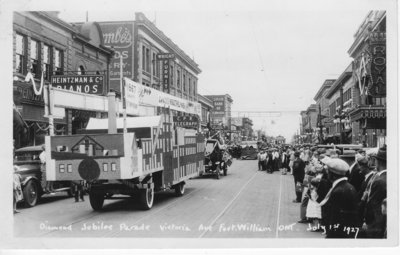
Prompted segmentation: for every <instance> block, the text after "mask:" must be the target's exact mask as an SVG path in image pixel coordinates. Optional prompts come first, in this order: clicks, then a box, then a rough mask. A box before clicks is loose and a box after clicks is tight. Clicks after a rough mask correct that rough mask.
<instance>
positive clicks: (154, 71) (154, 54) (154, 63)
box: [151, 52, 157, 76]
mask: <svg viewBox="0 0 400 255" xmlns="http://www.w3.org/2000/svg"><path fill="white" fill-rule="evenodd" d="M152 57H153V59H152V60H151V68H152V74H153V76H156V69H157V61H156V53H154V52H153V55H152Z"/></svg>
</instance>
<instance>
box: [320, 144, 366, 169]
mask: <svg viewBox="0 0 400 255" xmlns="http://www.w3.org/2000/svg"><path fill="white" fill-rule="evenodd" d="M317 148H324V149H333V150H336V152H337V154H338V155H339V158H340V159H343V160H344V161H346V163H347V164H349V165H352V164H353V163H354V162H355V154H356V152H357V151H359V150H361V149H363V150H364V149H365V148H363V146H362V145H359V144H334V145H317Z"/></svg>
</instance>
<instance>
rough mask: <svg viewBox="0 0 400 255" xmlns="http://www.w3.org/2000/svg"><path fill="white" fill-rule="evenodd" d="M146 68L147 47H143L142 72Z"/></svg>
mask: <svg viewBox="0 0 400 255" xmlns="http://www.w3.org/2000/svg"><path fill="white" fill-rule="evenodd" d="M145 68H146V47H144V46H142V70H145Z"/></svg>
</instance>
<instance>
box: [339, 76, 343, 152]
mask: <svg viewBox="0 0 400 255" xmlns="http://www.w3.org/2000/svg"><path fill="white" fill-rule="evenodd" d="M340 85H341V86H340V108H339V134H340V136H339V141H340V144H343V134H342V114H343V84H340Z"/></svg>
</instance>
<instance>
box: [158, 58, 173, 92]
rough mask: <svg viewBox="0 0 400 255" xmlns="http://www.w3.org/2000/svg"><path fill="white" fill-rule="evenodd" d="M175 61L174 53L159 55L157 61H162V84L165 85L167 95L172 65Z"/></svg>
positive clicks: (164, 89)
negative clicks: (172, 61)
mask: <svg viewBox="0 0 400 255" xmlns="http://www.w3.org/2000/svg"><path fill="white" fill-rule="evenodd" d="M173 59H175V54H174V53H159V54H157V60H158V61H162V70H163V71H162V84H163V91H164V92H165V93H169V92H170V89H169V85H170V80H171V78H170V77H171V73H170V65H171V60H173Z"/></svg>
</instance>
